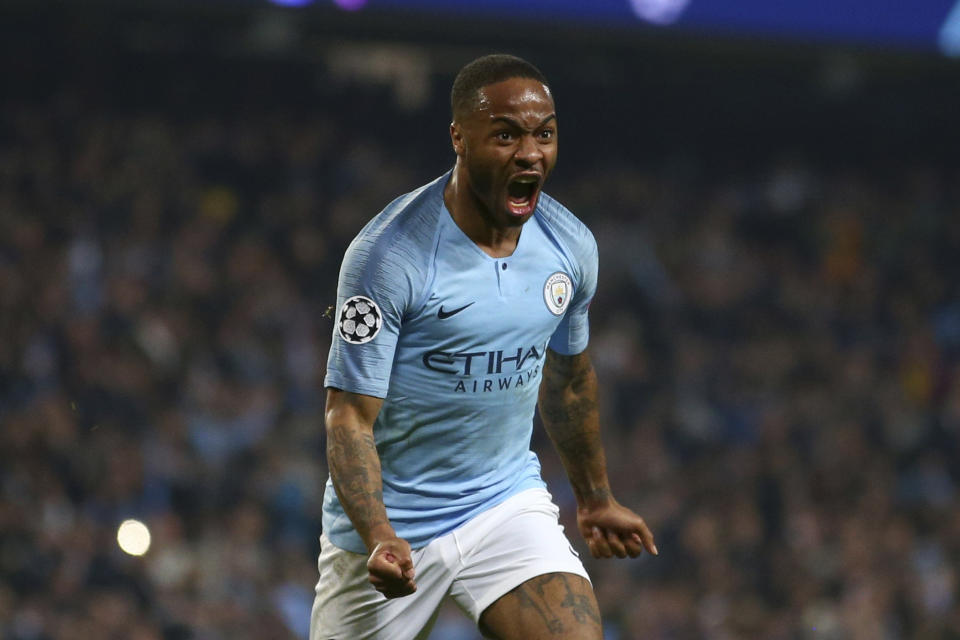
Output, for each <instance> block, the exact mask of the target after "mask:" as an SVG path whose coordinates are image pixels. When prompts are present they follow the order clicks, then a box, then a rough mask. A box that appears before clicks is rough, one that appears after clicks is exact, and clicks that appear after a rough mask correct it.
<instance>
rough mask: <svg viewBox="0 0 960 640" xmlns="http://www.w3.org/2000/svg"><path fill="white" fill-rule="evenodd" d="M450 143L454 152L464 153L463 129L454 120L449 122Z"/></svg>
mask: <svg viewBox="0 0 960 640" xmlns="http://www.w3.org/2000/svg"><path fill="white" fill-rule="evenodd" d="M450 143H451V144H452V145H453V151H454V153H456V154H457V155H458V156H462V155H463V154H464V153H466V150H467V146H466V142H465V141H464V139H463V130H462V129H461V128H460V125H459V124H457V123H456V122H451V123H450Z"/></svg>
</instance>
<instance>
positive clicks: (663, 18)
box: [630, 0, 690, 24]
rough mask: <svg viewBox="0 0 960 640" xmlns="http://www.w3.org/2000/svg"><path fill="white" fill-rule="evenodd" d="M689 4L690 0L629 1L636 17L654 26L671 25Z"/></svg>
mask: <svg viewBox="0 0 960 640" xmlns="http://www.w3.org/2000/svg"><path fill="white" fill-rule="evenodd" d="M688 4H690V0H630V6H631V7H633V12H634V13H635V14H637V17H638V18H640V19H641V20H646V21H647V22H652V23H654V24H672V23H674V22H676V21H677V20H678V19H679V18H680V14H682V13H683V10H684V9H686V8H687V5H688Z"/></svg>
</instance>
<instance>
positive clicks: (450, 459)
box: [323, 173, 597, 553]
mask: <svg viewBox="0 0 960 640" xmlns="http://www.w3.org/2000/svg"><path fill="white" fill-rule="evenodd" d="M449 177H450V174H449V173H448V174H446V175H444V176H442V177H440V178H438V179H437V180H435V181H433V182H431V183H430V184H428V185H426V186H424V187H421V188H420V189H417V190H416V191H413V192H411V193H409V194H407V195H404V196H402V197H400V198H398V199H397V200H395V201H394V202H392V203H391V204H390V205H388V206H387V207H386V209H384V210H383V211H382V212H381V213H380V214H379V215H377V216H376V217H374V218H373V219H372V220H371V221H370V222H369V223H368V224H367V225H366V226H365V227H364V228H363V230H362V231H361V232H360V233H359V235H358V236H357V237H356V238H355V239H354V241H353V242H352V243H351V244H350V247H349V248H348V249H347V252H346V255H345V257H344V260H343V264H342V266H341V270H340V279H339V285H338V291H337V312H336V317H335V321H336V325H335V327H334V332H333V343H332V346H331V348H330V356H329V360H328V363H327V376H326V379H325V381H324V383H325V386H327V387H334V388H337V389H342V390H344V391H350V392H353V393H360V394H365V395H370V396H376V397H379V398H383V399H384V402H383V407H382V409H381V411H380V414H379V416H378V417H377V420H376V423H375V424H374V428H373V430H374V438H375V440H376V445H377V451H378V453H379V456H380V461H381V467H382V474H383V501H384V504H385V505H386V508H387V516H388V518H389V519H390V523H391V524H392V526H393V527H394V529H395V530H396V532H397V535H398V536H399V537H401V538H403V539H405V540H407V541H408V542H409V543H410V545H411V546H412V547H413V548H414V549H417V548H420V547H423V546H424V545H426V544H427V543H428V542H430V541H431V540H433V539H434V538H437V537H438V536H442V535H444V534H445V533H448V532H450V531H452V530H454V529H456V528H457V527H459V526H460V525H462V524H463V523H465V522H466V521H468V520H469V519H471V518H472V517H474V516H476V515H478V514H479V513H481V512H483V511H485V510H487V509H489V508H491V507H493V506H495V505H497V504H499V503H501V502H503V501H504V500H506V499H507V498H509V497H511V496H513V495H515V494H517V493H518V492H520V491H523V490H525V489H530V488H534V487H544V483H543V480H542V479H541V478H540V463H539V461H538V460H537V457H536V454H534V453H533V452H532V451H530V436H531V432H532V429H533V415H534V410H535V407H536V401H537V391H538V388H539V386H540V379H541V375H542V369H543V364H544V359H545V356H546V350H547V348H548V347H549V348H550V349H552V350H554V351H555V352H557V353H560V354H564V355H572V354H577V353H580V352H582V351H583V350H584V349H585V348H586V346H587V340H588V334H589V327H588V323H587V307H588V306H589V303H590V300H591V298H592V297H593V295H594V292H595V290H596V285H597V245H596V242H595V241H594V238H593V235H592V234H591V233H590V231H589V230H588V229H587V228H586V226H584V225H583V223H581V222H580V221H579V220H578V219H577V218H576V217H574V215H573V214H572V213H570V211H568V210H567V209H566V208H565V207H563V206H562V205H561V204H559V203H558V202H557V201H555V200H553V199H552V198H550V197H549V196H547V195H546V194H543V193H541V194H540V197H539V202H538V204H537V209H536V211H535V213H534V215H533V216H532V217H531V219H530V220H528V221H527V223H526V224H524V226H523V228H522V233H521V234H520V239H519V241H518V243H517V247H516V250H515V251H514V253H513V255H511V256H509V257H506V258H492V257H490V256H489V255H487V254H485V253H484V252H483V251H482V250H481V249H480V248H479V247H478V246H477V245H476V244H475V243H474V242H473V241H472V240H470V239H469V238H468V237H467V236H466V234H465V233H464V232H463V231H462V230H461V229H460V228H459V227H458V226H457V225H456V223H455V222H454V220H453V218H452V217H451V215H450V213H449V212H448V211H447V208H446V206H445V205H444V202H443V190H444V186H445V185H446V183H447V180H448V179H449ZM323 530H324V532H325V533H326V535H327V536H328V537H329V538H330V540H331V541H332V542H333V544H335V545H337V546H338V547H340V548H343V549H346V550H349V551H353V552H356V553H366V548H365V546H364V545H363V542H362V541H361V540H360V537H359V536H358V535H357V533H356V532H355V531H354V529H353V525H352V524H351V522H350V520H349V518H348V517H347V515H346V514H345V513H344V511H343V508H342V506H341V505H340V502H339V500H338V498H337V495H336V492H335V491H334V488H333V485H332V483H331V482H330V480H328V481H327V485H326V490H325V495H324V501H323Z"/></svg>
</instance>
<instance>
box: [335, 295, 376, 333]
mask: <svg viewBox="0 0 960 640" xmlns="http://www.w3.org/2000/svg"><path fill="white" fill-rule="evenodd" d="M382 325H383V315H382V314H381V313H380V308H379V307H378V306H377V304H376V303H375V302H374V301H373V300H371V299H370V298H367V297H366V296H353V297H352V298H347V299H346V301H344V303H343V306H341V307H340V313H339V314H337V329H338V331H339V333H340V337H341V338H343V339H344V340H346V341H347V342H349V343H350V344H363V343H364V342H370V341H371V340H373V339H374V338H375V337H376V336H377V334H378V333H380V327H381V326H382Z"/></svg>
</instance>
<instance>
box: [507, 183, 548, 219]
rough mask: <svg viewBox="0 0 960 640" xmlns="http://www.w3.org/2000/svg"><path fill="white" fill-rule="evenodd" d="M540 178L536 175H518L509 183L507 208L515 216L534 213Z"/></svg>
mask: <svg viewBox="0 0 960 640" xmlns="http://www.w3.org/2000/svg"><path fill="white" fill-rule="evenodd" d="M539 190H540V180H539V178H537V177H536V176H518V177H516V178H514V179H513V180H511V181H510V184H508V185H507V208H509V209H510V213H512V214H513V215H515V216H525V215H527V214H529V213H532V212H533V210H534V208H535V207H536V206H537V195H538V192H539Z"/></svg>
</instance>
